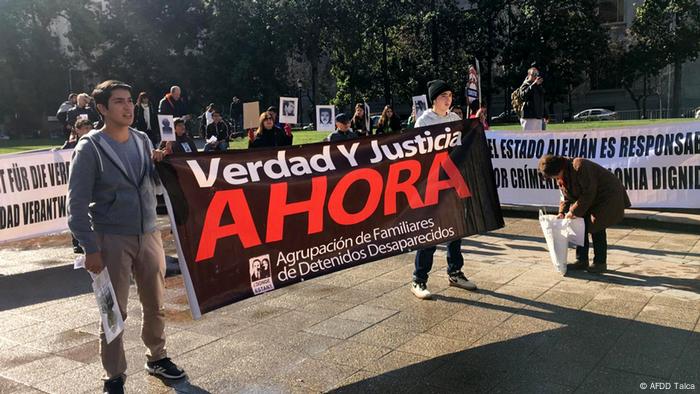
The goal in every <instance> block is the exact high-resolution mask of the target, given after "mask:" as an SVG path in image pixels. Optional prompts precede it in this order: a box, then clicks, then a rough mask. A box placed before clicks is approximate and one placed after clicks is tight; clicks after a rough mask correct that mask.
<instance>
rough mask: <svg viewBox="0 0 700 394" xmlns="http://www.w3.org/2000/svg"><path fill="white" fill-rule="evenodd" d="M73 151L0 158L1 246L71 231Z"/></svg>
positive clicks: (2, 156) (13, 155) (24, 154)
mask: <svg viewBox="0 0 700 394" xmlns="http://www.w3.org/2000/svg"><path fill="white" fill-rule="evenodd" d="M72 153H73V151H72V150H59V151H41V152H33V153H18V154H9V155H0V243H3V242H8V241H17V240H20V239H26V238H33V237H39V236H42V235H48V234H52V233H57V232H61V231H65V230H67V229H68V222H67V215H68V213H67V205H66V195H67V194H68V169H69V167H70V158H71V154H72Z"/></svg>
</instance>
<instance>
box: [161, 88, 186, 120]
mask: <svg viewBox="0 0 700 394" xmlns="http://www.w3.org/2000/svg"><path fill="white" fill-rule="evenodd" d="M158 113H159V114H161V115H172V116H174V117H176V118H181V117H183V116H185V115H187V105H186V104H185V101H184V99H183V98H182V97H180V99H179V100H175V99H173V98H172V97H170V93H168V94H166V95H165V97H163V98H162V99H161V100H160V103H159V104H158Z"/></svg>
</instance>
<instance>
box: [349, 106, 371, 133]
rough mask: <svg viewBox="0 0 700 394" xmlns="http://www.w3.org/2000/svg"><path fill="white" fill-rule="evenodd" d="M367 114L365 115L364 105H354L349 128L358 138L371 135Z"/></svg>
mask: <svg viewBox="0 0 700 394" xmlns="http://www.w3.org/2000/svg"><path fill="white" fill-rule="evenodd" d="M369 123H370V122H369V114H367V113H365V105H364V104H363V103H357V104H356V105H355V114H354V115H353V116H352V121H351V122H350V128H351V129H352V131H354V132H355V133H356V134H357V135H358V136H360V137H367V136H368V135H372V126H371V125H370V124H369Z"/></svg>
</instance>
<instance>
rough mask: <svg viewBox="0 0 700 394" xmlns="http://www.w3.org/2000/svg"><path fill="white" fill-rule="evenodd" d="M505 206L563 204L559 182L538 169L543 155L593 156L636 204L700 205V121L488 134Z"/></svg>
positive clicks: (653, 206) (656, 205) (660, 206)
mask: <svg viewBox="0 0 700 394" xmlns="http://www.w3.org/2000/svg"><path fill="white" fill-rule="evenodd" d="M487 138H488V142H489V146H490V148H491V154H492V161H493V167H494V175H495V178H496V182H497V183H498V194H499V196H500V200H501V202H502V203H504V204H521V205H537V206H543V205H546V206H558V205H559V193H558V187H557V185H556V183H555V182H554V181H546V180H544V179H543V178H542V177H541V176H540V175H539V174H538V173H537V162H538V160H539V158H540V157H541V156H542V155H546V154H554V155H561V156H569V157H583V158H587V159H590V160H592V161H594V162H596V163H598V164H600V165H602V166H603V167H605V168H607V169H609V170H610V171H612V172H613V173H614V174H615V175H617V177H618V178H619V179H620V180H621V181H622V184H623V185H624V186H625V188H626V189H627V194H628V195H629V197H630V200H631V202H632V207H633V208H700V123H699V122H688V123H670V124H666V125H663V126H654V127H630V128H618V129H595V130H586V131H577V132H558V133H522V132H506V131H492V132H488V133H487Z"/></svg>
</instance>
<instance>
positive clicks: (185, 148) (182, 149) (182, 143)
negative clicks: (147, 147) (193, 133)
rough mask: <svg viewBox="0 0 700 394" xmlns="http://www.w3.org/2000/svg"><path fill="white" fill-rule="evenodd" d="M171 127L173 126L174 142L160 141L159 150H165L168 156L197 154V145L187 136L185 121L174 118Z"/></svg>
mask: <svg viewBox="0 0 700 394" xmlns="http://www.w3.org/2000/svg"><path fill="white" fill-rule="evenodd" d="M173 125H174V126H175V141H167V142H166V141H162V142H161V143H160V149H162V150H165V151H166V152H167V153H168V154H170V153H192V152H197V145H195V143H194V140H192V138H190V136H189V135H187V130H186V129H185V121H184V120H183V119H182V118H175V120H174V121H173Z"/></svg>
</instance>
